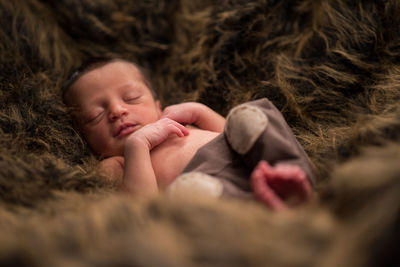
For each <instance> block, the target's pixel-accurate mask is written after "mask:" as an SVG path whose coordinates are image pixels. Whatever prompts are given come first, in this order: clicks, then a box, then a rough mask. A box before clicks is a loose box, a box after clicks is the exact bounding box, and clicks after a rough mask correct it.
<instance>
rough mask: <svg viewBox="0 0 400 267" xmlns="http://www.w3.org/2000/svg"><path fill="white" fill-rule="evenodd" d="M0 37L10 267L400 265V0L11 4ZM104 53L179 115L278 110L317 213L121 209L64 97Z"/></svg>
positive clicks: (2, 199) (1, 210)
mask: <svg viewBox="0 0 400 267" xmlns="http://www.w3.org/2000/svg"><path fill="white" fill-rule="evenodd" d="M0 24H1V27H0V89H1V91H0V126H1V128H0V144H1V146H0V265H1V266H71V265H74V266H327V267H336V266H351V267H354V266H355V267H357V266H399V265H400V257H399V254H398V253H397V252H398V251H397V250H398V249H396V248H397V247H398V244H399V242H400V238H399V237H400V231H399V230H400V227H399V225H400V221H399V219H400V216H399V214H400V194H399V192H400V164H399V160H400V106H399V104H398V101H399V98H400V2H399V1H398V0H380V1H372V0H217V1H211V0H204V1H192V0H160V1H157V0H148V1H138V0H137V1H133V0H59V1H52V0H25V1H9V0H0ZM106 52H114V53H119V54H121V55H123V56H124V57H126V58H129V59H132V60H135V61H137V62H138V63H140V64H141V65H143V66H145V67H146V68H148V69H150V70H151V72H152V79H153V82H154V84H155V88H156V90H157V92H158V94H159V96H160V98H161V100H162V103H163V104H164V105H168V104H173V103H178V102H182V101H188V100H196V101H200V102H202V103H205V104H207V105H208V106H210V107H212V108H214V109H215V110H217V111H218V112H220V113H221V114H223V115H226V113H227V111H228V110H229V109H230V108H231V107H233V106H234V105H236V104H239V103H242V102H245V101H247V100H250V99H257V98H261V97H267V98H269V99H270V100H271V101H272V102H273V103H274V104H275V105H276V106H277V107H278V109H280V110H281V111H282V113H283V115H284V117H285V118H286V120H287V121H288V124H289V125H290V126H291V127H292V129H293V131H294V133H295V134H296V137H297V138H298V140H299V142H300V143H301V144H302V145H303V146H304V148H305V150H306V152H307V153H308V154H309V156H310V158H311V159H312V161H313V163H314V164H315V167H316V169H317V172H318V179H317V180H318V183H317V186H316V194H315V197H314V199H313V200H312V201H310V202H309V203H308V204H306V205H304V206H303V207H301V208H297V209H293V210H291V211H289V212H285V213H281V214H275V213H271V212H270V211H268V210H267V209H266V208H264V207H262V206H260V205H258V204H255V203H241V202H239V201H237V202H236V201H233V202H232V201H210V200H204V199H190V198H188V199H182V201H172V200H170V199H168V198H167V197H166V196H164V195H161V196H160V197H158V198H157V199H154V200H153V201H150V202H143V203H137V202H134V201H132V199H129V198H126V197H123V196H121V195H119V194H118V193H117V192H116V189H115V186H114V185H113V184H112V183H110V182H108V181H106V180H105V179H103V178H102V177H101V176H100V175H99V174H98V172H97V171H96V169H97V164H98V160H97V159H96V157H95V156H94V155H93V153H92V152H91V151H90V149H89V148H88V146H87V144H86V143H85V141H84V140H83V139H82V138H81V136H80V135H79V133H78V132H77V131H76V130H75V129H74V128H73V125H72V121H71V118H70V116H69V115H68V112H67V108H66V107H65V105H64V104H63V103H62V100H61V91H60V90H61V89H60V88H61V85H62V83H63V81H64V80H65V78H66V77H67V76H68V74H69V73H70V72H71V71H72V70H73V69H74V68H76V67H77V66H79V65H80V63H81V62H83V61H84V60H85V59H87V58H88V57H90V56H94V55H100V54H103V53H106Z"/></svg>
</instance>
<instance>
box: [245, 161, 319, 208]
mask: <svg viewBox="0 0 400 267" xmlns="http://www.w3.org/2000/svg"><path fill="white" fill-rule="evenodd" d="M251 186H252V188H253V192H254V196H255V198H256V199H257V200H259V201H261V202H262V203H264V204H265V205H266V206H267V207H269V208H271V209H273V210H284V209H286V207H287V204H299V203H302V202H305V201H307V200H308V199H309V198H310V197H311V193H312V188H311V185H310V183H309V181H308V179H307V176H306V174H305V173H304V171H303V170H302V169H301V168H300V167H298V166H295V165H287V164H285V165H284V164H282V165H276V166H274V167H271V166H270V165H269V164H268V163H267V162H266V161H260V162H259V163H258V165H257V166H256V168H255V169H254V171H253V172H252V174H251Z"/></svg>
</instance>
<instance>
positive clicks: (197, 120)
mask: <svg viewBox="0 0 400 267" xmlns="http://www.w3.org/2000/svg"><path fill="white" fill-rule="evenodd" d="M162 117H163V118H170V119H172V120H174V121H177V122H179V123H183V124H194V125H196V126H197V127H199V128H200V129H203V130H208V131H213V132H220V133H221V132H222V131H223V130H224V127H225V118H224V117H222V116H221V115H219V114H218V113H217V112H215V111H214V110H212V109H211V108H209V107H207V106H205V105H203V104H200V103H196V102H187V103H182V104H177V105H172V106H168V107H166V108H165V109H164V111H163V114H162Z"/></svg>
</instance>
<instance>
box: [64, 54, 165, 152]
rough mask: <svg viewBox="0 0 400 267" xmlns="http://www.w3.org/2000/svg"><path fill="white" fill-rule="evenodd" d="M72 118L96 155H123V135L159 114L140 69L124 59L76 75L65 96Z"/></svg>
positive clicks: (149, 121)
mask: <svg viewBox="0 0 400 267" xmlns="http://www.w3.org/2000/svg"><path fill="white" fill-rule="evenodd" d="M65 99H66V102H67V104H68V105H69V106H72V107H76V108H77V111H76V113H75V114H74V118H75V119H76V122H77V123H78V125H79V127H80V128H81V130H82V132H83V134H84V136H85V138H86V140H87V141H88V143H89V145H90V146H91V148H92V149H93V150H94V151H95V152H96V153H97V154H99V155H100V156H104V157H109V156H117V155H119V156H123V153H124V144H125V140H126V138H127V136H129V135H130V134H132V133H133V132H135V131H136V130H137V129H139V128H141V127H143V126H144V125H146V124H149V123H152V122H155V121H157V120H158V119H159V118H160V116H161V113H162V111H161V107H160V103H159V101H155V100H154V98H153V95H152V93H151V91H150V89H149V88H148V87H147V86H146V84H145V82H144V78H143V75H142V73H141V72H140V71H139V70H138V69H137V68H136V67H135V66H134V65H132V64H130V63H128V62H124V61H115V62H111V63H108V64H106V65H104V66H102V67H100V68H97V69H95V70H91V71H89V72H88V73H86V74H84V75H83V76H82V77H80V78H79V79H78V80H77V81H76V82H75V83H74V84H73V85H72V87H71V88H70V89H69V90H68V92H67V94H66V96H65Z"/></svg>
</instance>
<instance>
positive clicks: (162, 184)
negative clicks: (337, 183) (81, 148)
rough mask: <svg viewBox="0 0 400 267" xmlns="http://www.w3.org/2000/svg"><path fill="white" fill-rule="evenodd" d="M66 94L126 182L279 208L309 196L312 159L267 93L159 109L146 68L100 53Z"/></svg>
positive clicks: (150, 190) (127, 186) (131, 187)
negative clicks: (226, 103) (233, 102)
mask: <svg viewBox="0 0 400 267" xmlns="http://www.w3.org/2000/svg"><path fill="white" fill-rule="evenodd" d="M64 101H65V103H66V104H67V105H68V106H69V107H71V110H72V115H73V118H74V121H75V122H76V124H77V127H78V128H79V130H80V131H81V133H82V134H83V136H84V137H85V139H86V140H87V142H88V144H89V146H90V147H91V149H92V150H93V151H94V152H95V153H96V154H97V155H99V156H100V158H101V159H102V161H101V163H100V171H101V172H102V173H103V174H104V175H105V176H107V177H109V178H110V179H113V180H114V181H116V182H117V184H119V186H120V188H121V190H122V191H124V192H127V193H129V194H131V195H133V196H136V197H140V198H150V197H153V196H155V195H157V194H158V193H159V192H160V191H165V190H166V191H167V192H168V194H171V195H172V196H173V195H177V194H180V193H182V192H186V193H190V194H192V193H193V194H202V195H207V196H212V197H225V198H232V197H234V198H241V199H249V200H251V199H256V200H259V201H261V202H262V203H264V204H265V205H266V206H267V207H269V208H271V209H273V210H283V209H286V208H287V207H288V205H291V204H292V203H301V202H304V201H305V200H307V199H309V197H310V196H311V193H312V187H311V183H310V181H313V179H314V178H313V172H312V167H311V164H310V161H309V159H308V157H307V155H306V153H305V152H304V150H303V148H302V147H301V146H300V145H299V143H298V142H297V140H296V139H295V137H294V136H293V134H292V132H291V130H290V128H289V126H288V125H287V124H286V122H285V120H284V118H283V116H282V115H281V114H280V112H279V111H278V110H277V109H276V108H275V107H274V106H273V104H272V103H271V102H270V101H268V100H267V99H260V100H256V101H253V102H248V103H245V104H242V105H239V106H237V107H235V108H234V109H232V110H231V111H230V113H229V115H228V116H227V119H226V120H225V118H224V117H222V116H221V115H219V114H218V113H216V112H214V111H213V110H212V109H210V108H209V107H207V106H205V105H203V104H200V103H195V102H187V103H181V104H177V105H172V106H168V107H166V108H165V109H162V107H161V105H160V102H159V101H158V100H157V97H156V94H155V92H154V90H153V89H152V86H151V83H150V81H149V79H148V77H147V75H146V74H145V72H144V71H143V70H142V69H141V68H140V67H139V66H137V65H136V64H134V63H132V62H130V61H127V60H125V59H121V58H107V57H104V58H97V59H95V60H93V61H92V62H90V63H89V64H86V65H85V66H82V67H81V68H80V69H79V70H78V71H77V72H75V73H74V74H73V75H72V76H71V78H70V79H69V80H68V81H67V83H66V85H65V88H64Z"/></svg>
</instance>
